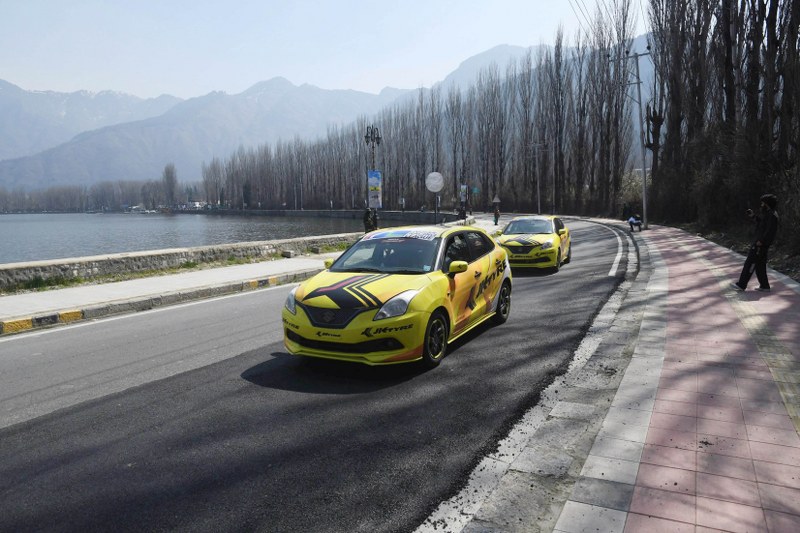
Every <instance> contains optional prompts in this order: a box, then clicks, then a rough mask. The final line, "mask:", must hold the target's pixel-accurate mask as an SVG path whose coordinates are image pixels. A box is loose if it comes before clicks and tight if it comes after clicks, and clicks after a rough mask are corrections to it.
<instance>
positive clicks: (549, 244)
mask: <svg viewBox="0 0 800 533" xmlns="http://www.w3.org/2000/svg"><path fill="white" fill-rule="evenodd" d="M552 247H553V241H547V242H543V243H542V250H549V249H550V248H552Z"/></svg>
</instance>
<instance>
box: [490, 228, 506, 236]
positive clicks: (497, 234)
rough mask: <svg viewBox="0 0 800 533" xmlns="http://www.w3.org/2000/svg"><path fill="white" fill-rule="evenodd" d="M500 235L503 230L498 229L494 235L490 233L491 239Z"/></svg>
mask: <svg viewBox="0 0 800 533" xmlns="http://www.w3.org/2000/svg"><path fill="white" fill-rule="evenodd" d="M502 234H503V230H501V229H499V230H497V231H495V232H494V233H492V237H499V236H500V235H502Z"/></svg>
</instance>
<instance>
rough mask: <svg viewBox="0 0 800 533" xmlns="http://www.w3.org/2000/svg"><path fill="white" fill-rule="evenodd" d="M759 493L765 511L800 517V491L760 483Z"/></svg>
mask: <svg viewBox="0 0 800 533" xmlns="http://www.w3.org/2000/svg"><path fill="white" fill-rule="evenodd" d="M758 492H759V493H760V494H761V505H762V506H763V507H764V509H770V510H772V511H780V512H782V513H789V514H794V515H800V489H792V488H789V487H780V486H778V485H770V484H768V483H759V484H758Z"/></svg>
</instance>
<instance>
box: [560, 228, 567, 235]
mask: <svg viewBox="0 0 800 533" xmlns="http://www.w3.org/2000/svg"><path fill="white" fill-rule="evenodd" d="M558 234H559V235H566V234H567V230H566V229H564V228H562V229H560V230H558Z"/></svg>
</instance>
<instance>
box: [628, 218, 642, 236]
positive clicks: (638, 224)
mask: <svg viewBox="0 0 800 533" xmlns="http://www.w3.org/2000/svg"><path fill="white" fill-rule="evenodd" d="M628 224H629V225H630V227H631V232H633V228H639V233H641V232H642V217H641V216H639V213H634V214H633V215H631V217H630V218H629V219H628Z"/></svg>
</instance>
